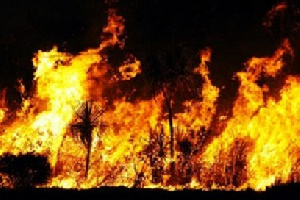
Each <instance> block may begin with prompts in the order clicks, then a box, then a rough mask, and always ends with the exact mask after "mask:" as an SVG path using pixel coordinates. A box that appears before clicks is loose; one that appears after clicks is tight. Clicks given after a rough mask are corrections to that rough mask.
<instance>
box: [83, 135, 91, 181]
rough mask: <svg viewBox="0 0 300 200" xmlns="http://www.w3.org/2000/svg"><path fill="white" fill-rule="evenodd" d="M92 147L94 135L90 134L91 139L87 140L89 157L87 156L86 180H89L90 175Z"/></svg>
mask: <svg viewBox="0 0 300 200" xmlns="http://www.w3.org/2000/svg"><path fill="white" fill-rule="evenodd" d="M90 132H91V131H90ZM91 147H92V134H91V133H89V137H88V140H87V155H86V163H85V177H86V178H88V175H89V162H90V154H91Z"/></svg>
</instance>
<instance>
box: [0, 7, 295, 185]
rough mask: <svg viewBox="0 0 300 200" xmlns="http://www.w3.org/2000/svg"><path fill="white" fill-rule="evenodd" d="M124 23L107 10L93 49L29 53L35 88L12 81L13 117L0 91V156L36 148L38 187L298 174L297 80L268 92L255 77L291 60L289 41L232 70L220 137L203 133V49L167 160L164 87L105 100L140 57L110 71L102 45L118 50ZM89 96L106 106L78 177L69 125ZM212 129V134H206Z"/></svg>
mask: <svg viewBox="0 0 300 200" xmlns="http://www.w3.org/2000/svg"><path fill="white" fill-rule="evenodd" d="M124 29H125V26H124V19H123V18H122V17H121V16H119V15H117V11H116V10H113V9H111V10H109V12H108V25H107V26H106V27H104V28H103V37H102V43H101V44H100V45H99V47H98V48H95V49H88V50H86V51H84V52H80V53H78V54H77V55H72V54H69V53H66V52H59V51H58V48H57V47H54V48H53V49H52V50H50V51H48V52H43V51H38V52H37V53H36V55H35V57H34V58H33V65H34V67H35V74H34V84H35V87H36V88H35V90H34V92H33V95H31V96H29V95H28V94H26V89H25V87H24V85H23V84H22V81H21V80H19V83H18V84H19V86H18V91H19V92H20V94H21V96H22V107H21V109H19V110H18V111H17V112H16V115H15V118H14V119H13V120H11V119H9V118H8V117H7V114H8V112H9V111H8V109H7V105H6V104H5V93H6V90H3V91H2V92H1V94H0V99H1V100H0V123H1V130H2V129H3V131H2V133H1V134H0V155H2V154H4V153H6V152H10V153H12V154H16V155H18V154H25V153H29V152H34V153H35V154H41V155H44V156H46V157H47V158H48V160H49V162H50V164H51V168H52V174H51V179H50V181H49V183H47V184H46V185H42V186H43V187H51V186H58V187H63V188H90V187H98V186H104V185H106V186H107V185H108V186H119V185H123V186H128V187H132V186H135V187H162V188H166V189H178V188H183V187H189V188H203V189H204V188H208V189H211V188H220V189H232V188H235V189H244V188H246V187H251V188H254V189H256V190H264V189H265V188H266V187H267V186H271V185H274V184H276V183H277V182H282V183H286V182H291V181H298V180H299V177H300V176H299V174H298V173H297V172H298V171H299V170H298V169H299V167H300V165H299V164H300V163H299V153H298V152H299V149H300V148H299V147H300V141H299V139H298V138H299V134H300V125H298V123H297V122H298V121H299V120H300V119H299V118H300V116H299V114H298V113H299V112H300V106H299V105H300V78H299V77H296V76H287V77H286V80H285V84H284V86H283V87H282V88H281V90H280V97H279V98H275V97H274V95H273V96H272V95H270V94H269V91H271V89H272V88H271V86H270V85H268V82H267V81H265V82H264V83H263V85H261V84H260V82H262V79H272V80H276V79H278V75H279V74H280V73H281V72H282V71H283V70H282V69H283V67H284V66H285V65H286V63H285V59H286V57H288V56H290V57H293V54H294V53H293V49H292V48H291V45H290V43H289V41H288V40H285V41H284V42H283V44H282V45H281V46H280V47H279V48H278V50H276V51H275V53H274V55H273V56H271V57H265V58H256V57H254V58H252V59H250V60H249V61H248V62H247V63H246V69H245V70H243V71H242V72H238V73H237V74H236V76H237V77H238V79H239V82H240V85H239V89H238V97H237V99H236V100H235V102H234V106H233V108H232V111H233V112H232V113H233V114H232V117H231V118H228V119H227V116H221V117H222V119H223V120H225V121H226V125H225V128H224V130H222V132H221V133H219V132H217V131H219V130H217V131H216V130H210V129H211V128H212V123H213V122H214V120H213V119H214V117H216V111H217V105H216V104H217V100H218V98H219V92H220V89H219V88H217V87H216V86H214V85H213V83H212V81H211V80H210V77H209V76H210V71H209V67H208V63H209V62H210V61H211V53H212V51H211V49H209V48H207V49H205V50H203V51H202V52H201V55H200V64H199V66H198V67H196V68H195V70H194V73H196V74H198V75H200V76H201V79H202V91H201V92H199V94H198V96H199V97H200V98H201V99H202V100H201V101H200V100H186V101H184V102H183V103H182V104H183V106H184V111H183V112H181V113H175V114H174V116H172V117H171V119H169V120H172V123H173V126H174V127H175V129H174V134H175V140H176V141H175V148H174V151H175V156H174V158H173V157H172V158H171V157H170V156H169V153H168V151H170V150H169V149H170V148H169V147H170V146H171V144H170V143H171V142H170V140H171V139H170V133H169V131H168V130H170V127H169V124H170V123H169V122H168V121H167V120H166V119H165V114H166V113H165V111H164V103H165V99H164V98H165V96H164V95H163V92H161V93H159V94H157V95H156V96H155V97H153V98H152V99H150V100H140V99H138V98H137V99H136V100H134V101H129V100H127V99H126V98H117V97H110V98H111V99H109V100H108V99H106V98H104V97H103V93H104V90H105V89H106V88H108V87H109V86H111V85H112V84H113V83H121V82H124V81H129V80H131V79H133V78H135V77H136V76H137V75H139V74H140V73H142V71H141V62H140V61H139V60H138V59H137V58H135V57H134V56H133V55H129V56H128V57H127V59H126V60H125V61H124V62H123V64H122V65H121V66H120V67H119V68H118V70H117V71H115V72H114V71H113V69H112V67H111V66H110V65H109V62H108V60H107V57H106V55H105V51H104V49H105V48H107V47H112V46H119V48H123V47H124V45H125V41H124V40H123V39H122V38H123V37H122V36H123V33H124ZM108 72H109V73H108ZM111 72H114V74H113V75H111V74H112V73H111ZM116 85H117V84H116ZM91 99H93V100H95V102H94V105H95V106H98V107H100V108H103V110H104V112H103V113H102V112H101V115H99V116H97V117H98V118H97V121H96V123H97V126H96V127H95V128H94V129H93V131H92V135H91V138H92V141H91V147H90V148H91V153H90V163H91V164H90V165H89V166H88V168H89V171H90V173H89V174H88V177H85V175H84V174H85V173H84V170H85V167H86V166H85V165H86V162H85V159H86V154H87V151H88V149H87V148H85V146H84V143H83V142H82V141H79V140H78V138H76V137H74V136H73V134H72V130H71V128H70V124H72V123H73V122H74V121H76V117H78V116H77V115H76V112H77V111H79V110H80V109H79V108H80V104H81V103H82V102H85V101H88V100H91ZM170 109H171V108H170ZM215 123H218V122H215ZM171 128H173V127H171ZM211 131H216V133H214V134H213V135H211V134H210V133H211ZM208 137H209V138H210V140H208V139H207V138H208ZM0 175H1V174H0ZM1 176H2V175H1Z"/></svg>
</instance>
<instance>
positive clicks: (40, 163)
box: [0, 153, 51, 188]
mask: <svg viewBox="0 0 300 200" xmlns="http://www.w3.org/2000/svg"><path fill="white" fill-rule="evenodd" d="M0 173H1V174H4V175H3V176H2V177H8V179H9V182H10V183H11V184H12V185H11V186H13V187H14V188H23V187H35V186H37V185H41V184H44V183H46V182H47V180H48V178H49V177H50V174H51V168H50V164H49V162H48V160H47V158H46V157H44V156H41V155H34V154H31V153H30V154H24V155H11V154H4V155H2V156H1V157H0ZM2 184H4V186H5V183H2Z"/></svg>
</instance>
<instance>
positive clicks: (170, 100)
mask: <svg viewBox="0 0 300 200" xmlns="http://www.w3.org/2000/svg"><path fill="white" fill-rule="evenodd" d="M197 58H198V57H197V56H196V53H195V52H194V51H192V50H191V49H188V48H183V47H182V46H177V47H174V48H170V49H166V50H163V51H161V52H159V53H157V54H153V55H150V56H149V57H148V59H147V62H146V63H145V67H144V68H145V69H144V70H143V71H144V72H145V73H144V74H146V75H147V77H145V79H146V80H147V84H148V85H149V87H150V88H151V89H150V94H151V95H152V96H155V95H156V94H158V93H161V92H162V93H163V95H164V98H165V105H166V108H167V112H168V120H169V127H170V128H169V131H170V154H171V157H174V128H173V104H174V102H175V101H181V100H182V99H180V96H181V97H182V96H184V97H188V96H193V97H192V98H194V97H196V95H193V94H197V91H196V90H197V87H195V83H194V80H195V79H194V78H193V77H194V76H195V74H194V73H193V69H194V67H195V66H197V62H198V59H197ZM175 96H176V98H174V97H175Z"/></svg>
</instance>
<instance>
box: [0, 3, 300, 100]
mask: <svg viewBox="0 0 300 200" xmlns="http://www.w3.org/2000/svg"><path fill="white" fill-rule="evenodd" d="M278 2H279V1H278V0H243V1H242V0H208V1H206V0H205V1H202V0H201V1H200V0H195V1H192V0H170V1H169V0H119V2H118V3H114V4H113V6H114V7H116V8H118V10H119V14H121V15H122V16H123V17H124V18H125V20H126V22H125V25H126V36H127V40H126V48H125V50H124V51H126V52H127V51H128V52H132V53H133V54H134V55H136V57H138V58H139V59H141V61H142V63H143V58H145V57H147V55H150V54H153V52H154V53H155V52H156V51H158V50H159V49H171V48H173V47H175V46H176V45H178V44H180V45H182V46H185V47H188V48H191V49H194V50H201V49H203V48H205V47H210V48H211V49H212V50H213V56H212V63H211V66H210V67H211V68H210V70H211V73H212V79H213V81H214V84H216V85H217V86H218V87H221V86H226V87H230V85H232V84H233V83H232V80H231V79H232V76H233V75H234V72H236V71H239V70H241V69H242V68H243V63H244V62H245V61H247V59H248V58H250V57H252V56H266V55H271V54H272V53H273V51H274V50H275V49H276V48H277V46H278V45H279V43H280V39H281V37H282V33H281V32H280V31H279V29H277V28H276V27H275V28H274V29H272V30H269V29H266V28H264V27H263V26H262V23H263V20H264V18H265V16H266V13H267V12H268V11H269V10H270V9H271V8H272V6H273V5H275V4H276V3H278ZM107 8H108V5H107V4H105V2H104V1H103V0H72V1H69V0H67V1H66V0H64V1H62V0H42V1H41V0H7V1H5V0H1V2H0V27H1V28H0V67H1V69H0V75H1V79H0V87H1V88H3V87H7V86H12V85H14V84H15V83H16V80H17V78H23V79H24V81H25V84H26V87H27V88H29V87H30V85H31V81H32V76H33V67H32V61H31V60H32V57H33V55H34V53H35V52H37V51H38V50H50V49H51V48H52V47H53V45H57V46H58V47H59V50H61V51H68V52H74V53H76V52H79V51H83V50H85V49H87V48H90V47H97V46H98V45H99V43H100V42H101V41H100V35H101V31H102V28H103V26H104V25H105V24H106V22H107V12H106V11H107ZM296 43H297V42H296ZM298 43H299V42H298ZM298 46H299V45H298ZM113 52H114V51H113V50H112V52H111V53H112V54H113ZM116 54H118V52H117V51H116ZM229 95H230V94H229Z"/></svg>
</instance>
